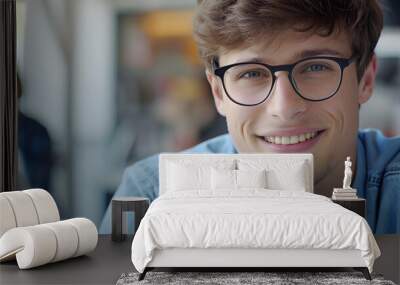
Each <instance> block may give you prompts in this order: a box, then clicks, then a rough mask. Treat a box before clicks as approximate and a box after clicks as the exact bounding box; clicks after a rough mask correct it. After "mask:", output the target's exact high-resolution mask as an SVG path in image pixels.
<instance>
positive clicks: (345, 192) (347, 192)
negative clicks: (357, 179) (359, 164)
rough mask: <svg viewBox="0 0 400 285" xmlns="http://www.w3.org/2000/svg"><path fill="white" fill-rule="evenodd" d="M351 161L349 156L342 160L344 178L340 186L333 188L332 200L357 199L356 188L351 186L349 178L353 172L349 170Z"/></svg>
mask: <svg viewBox="0 0 400 285" xmlns="http://www.w3.org/2000/svg"><path fill="white" fill-rule="evenodd" d="M351 165H352V162H351V160H350V156H348V157H347V158H346V161H345V162H344V178H343V187H342V188H333V193H332V199H334V200H351V199H357V189H354V188H351V186H350V185H351V178H352V176H353V172H352V170H351Z"/></svg>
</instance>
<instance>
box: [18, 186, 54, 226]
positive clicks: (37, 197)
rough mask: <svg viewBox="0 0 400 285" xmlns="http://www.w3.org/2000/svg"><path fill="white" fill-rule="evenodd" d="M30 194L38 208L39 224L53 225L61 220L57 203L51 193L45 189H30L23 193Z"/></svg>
mask: <svg viewBox="0 0 400 285" xmlns="http://www.w3.org/2000/svg"><path fill="white" fill-rule="evenodd" d="M22 192H23V193H26V194H28V195H29V196H30V197H31V199H32V201H33V204H34V206H35V208H36V212H37V214H38V218H39V224H45V223H51V222H56V221H59V220H60V214H59V212H58V208H57V205H56V202H55V201H54V199H53V197H52V196H51V195H50V193H49V192H47V191H45V190H43V189H39V188H38V189H28V190H24V191H22Z"/></svg>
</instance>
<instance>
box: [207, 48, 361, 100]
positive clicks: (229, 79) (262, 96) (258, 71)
mask: <svg viewBox="0 0 400 285" xmlns="http://www.w3.org/2000/svg"><path fill="white" fill-rule="evenodd" d="M354 59H355V56H352V57H350V58H339V57H331V56H316V57H309V58H304V59H301V60H299V61H297V62H295V63H293V64H284V65H269V64H264V63H259V62H240V63H235V64H230V65H226V66H222V67H218V63H217V61H216V60H214V62H213V66H214V74H215V75H217V76H218V77H220V78H221V80H222V84H223V87H224V90H225V93H226V95H228V97H229V99H231V100H232V101H233V102H234V103H236V104H239V105H242V106H255V105H258V104H261V103H263V102H264V101H265V100H267V98H268V96H269V95H270V94H271V91H272V89H273V87H274V84H275V81H276V75H275V73H276V72H278V71H286V72H288V77H289V81H290V83H291V84H292V86H293V89H294V90H295V91H296V93H297V95H299V96H300V97H301V98H303V99H305V100H308V101H313V102H318V101H323V100H326V99H329V98H331V97H332V96H334V95H335V94H336V93H337V92H338V90H339V88H340V85H341V83H342V79H343V70H344V69H345V68H346V67H347V66H349V65H350V64H351V63H352V62H353V61H354Z"/></svg>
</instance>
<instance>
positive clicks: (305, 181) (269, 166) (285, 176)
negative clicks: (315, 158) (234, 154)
mask: <svg viewBox="0 0 400 285" xmlns="http://www.w3.org/2000/svg"><path fill="white" fill-rule="evenodd" d="M237 163H238V168H239V170H262V169H266V171H267V173H266V174H267V179H266V181H267V187H266V188H268V189H275V190H293V191H306V189H310V187H309V185H310V183H312V182H311V181H309V176H310V171H311V170H310V169H309V167H308V164H307V162H306V161H304V160H271V159H270V160H262V159H238V161H237Z"/></svg>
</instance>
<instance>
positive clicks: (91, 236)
mask: <svg viewBox="0 0 400 285" xmlns="http://www.w3.org/2000/svg"><path fill="white" fill-rule="evenodd" d="M65 222H69V223H70V224H71V225H72V226H74V228H75V229H76V231H77V232H78V238H79V244H78V249H77V251H76V253H75V254H74V257H76V256H79V255H82V254H85V253H88V252H90V251H92V250H94V249H95V248H96V245H97V240H98V232H97V228H96V225H95V224H94V223H93V222H92V221H90V220H88V219H85V218H74V219H70V220H66V221H65Z"/></svg>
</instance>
